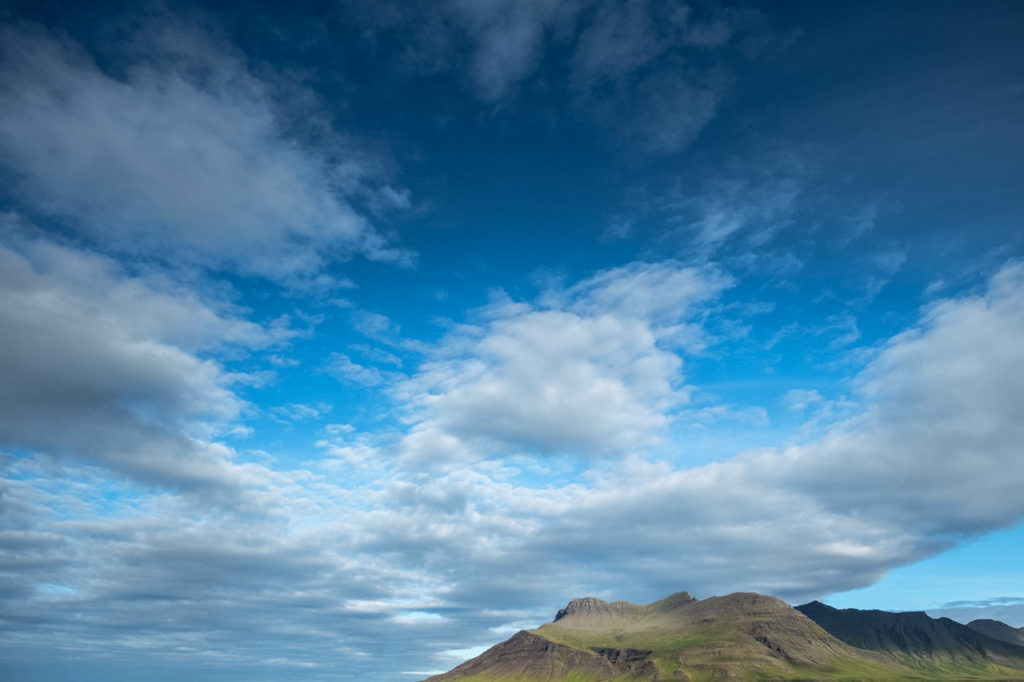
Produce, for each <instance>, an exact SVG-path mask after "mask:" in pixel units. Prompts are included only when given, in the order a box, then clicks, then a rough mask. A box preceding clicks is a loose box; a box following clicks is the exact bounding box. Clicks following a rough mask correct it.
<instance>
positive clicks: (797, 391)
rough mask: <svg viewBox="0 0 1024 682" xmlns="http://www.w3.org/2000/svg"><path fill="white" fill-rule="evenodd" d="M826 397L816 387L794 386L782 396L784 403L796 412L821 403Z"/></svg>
mask: <svg viewBox="0 0 1024 682" xmlns="http://www.w3.org/2000/svg"><path fill="white" fill-rule="evenodd" d="M823 400H824V398H822V397H821V394H820V393H818V392H817V391H815V390H814V389H806V388H794V389H791V390H789V391H786V394H785V395H784V396H782V401H781V402H782V404H783V405H785V406H786V407H787V408H789V409H790V410H793V411H794V412H803V411H805V410H807V409H808V408H810V407H812V406H814V405H817V404H819V403H821V402H822V401H823Z"/></svg>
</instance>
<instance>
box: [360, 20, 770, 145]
mask: <svg viewBox="0 0 1024 682" xmlns="http://www.w3.org/2000/svg"><path fill="white" fill-rule="evenodd" d="M352 11H353V12H354V16H355V17H356V20H357V21H360V22H362V23H363V24H365V25H368V26H370V27H371V28H370V31H369V33H370V34H371V35H373V36H375V37H379V36H378V33H381V32H387V31H394V34H393V36H394V37H395V38H396V39H399V40H401V42H402V44H403V45H404V46H405V47H404V51H403V52H402V53H401V55H400V57H399V58H398V60H397V61H398V63H399V64H400V65H401V68H404V69H405V70H407V71H411V72H412V73H414V74H417V75H422V74H423V73H429V74H437V73H439V72H447V73H452V74H455V75H456V76H458V77H460V79H461V80H463V81H465V83H467V84H468V86H469V89H470V91H471V92H472V93H473V95H474V96H475V97H476V98H477V99H479V100H481V101H483V102H485V103H488V104H491V105H493V106H494V108H495V110H496V111H500V110H502V109H509V110H517V111H518V109H516V108H515V107H514V103H515V102H516V101H517V100H518V99H519V98H520V97H525V96H528V95H529V94H530V93H531V92H532V93H533V94H536V93H537V92H544V93H547V92H548V91H549V90H550V89H551V87H552V86H554V87H556V88H559V89H561V90H563V91H565V92H566V93H568V98H567V101H565V102H559V101H555V100H552V99H551V98H550V97H549V96H548V95H547V94H545V95H544V97H545V105H546V106H549V107H559V108H562V107H564V108H565V111H564V112H561V113H563V114H565V115H567V116H569V117H571V118H572V119H576V118H578V117H579V116H580V115H581V114H582V116H583V118H585V119H587V120H589V121H590V122H591V123H592V124H594V125H596V126H598V127H599V128H601V129H602V130H610V131H612V132H613V133H614V134H615V137H617V138H618V141H619V143H620V144H621V145H623V146H625V147H627V148H628V149H629V151H630V152H639V153H640V154H643V155H664V154H674V153H677V152H680V151H682V150H683V149H685V148H686V147H687V146H688V145H689V144H690V143H691V142H693V141H694V140H695V139H696V138H697V136H698V135H699V134H700V132H701V131H702V130H703V129H704V128H705V127H706V126H707V125H708V124H709V123H710V122H711V120H712V119H713V118H714V116H715V115H716V113H717V111H718V108H719V106H720V104H721V102H722V101H723V100H724V98H725V96H726V94H727V92H728V89H729V82H730V75H729V74H730V72H731V66H732V65H731V64H728V63H727V60H726V58H725V57H726V50H725V48H727V47H736V44H737V43H738V42H740V41H741V40H743V38H744V37H745V36H748V35H751V34H756V35H759V36H761V43H763V44H769V43H771V42H773V38H772V37H771V35H770V31H769V30H768V29H767V28H766V26H765V25H764V21H763V19H762V17H761V16H760V15H759V14H758V13H757V12H755V11H752V10H740V9H734V8H720V7H714V8H704V9H701V8H697V7H695V6H689V5H685V4H680V3H677V2H671V1H668V0H633V1H631V2H618V1H612V0H569V1H565V0H487V1H485V2H474V1H472V0H446V1H445V2H442V3H401V4H394V3H392V4H387V3H384V4H383V5H382V6H374V8H372V9H369V8H366V7H363V6H361V5H358V6H357V7H356V8H355V9H353V10H352ZM378 42H380V43H383V44H387V42H388V41H386V40H379V41H378ZM748 42H749V41H748ZM750 44H751V45H753V43H750ZM749 46H750V45H748V47H749ZM755 51H756V50H755ZM388 56H393V55H388Z"/></svg>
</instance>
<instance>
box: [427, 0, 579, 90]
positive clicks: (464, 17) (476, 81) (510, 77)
mask: <svg viewBox="0 0 1024 682" xmlns="http://www.w3.org/2000/svg"><path fill="white" fill-rule="evenodd" d="M584 5H585V3H583V2H578V1H576V0H570V2H564V1H562V0H525V1H523V0H487V1H486V2H474V1H473V0H450V1H449V2H448V4H447V8H448V11H449V12H450V14H451V16H452V17H453V19H454V20H455V22H456V23H457V24H458V25H460V26H461V28H462V29H463V30H464V31H466V33H467V34H468V35H469V36H470V39H471V41H472V42H473V44H474V50H473V57H472V60H471V62H470V74H471V78H472V81H473V85H474V86H475V87H476V91H477V94H478V95H479V96H480V97H481V98H482V99H484V100H486V101H492V102H493V101H496V100H499V99H502V98H503V97H506V96H508V94H509V92H510V91H511V90H512V89H513V88H514V87H515V86H516V85H518V84H519V83H520V82H522V81H523V80H525V79H526V78H527V77H528V76H530V75H532V74H533V72H534V71H535V70H536V69H537V66H538V64H539V63H540V61H541V57H542V56H543V52H544V45H545V38H546V35H545V34H546V32H547V31H548V30H549V29H550V28H552V27H553V26H554V25H556V24H561V25H563V26H564V25H565V24H566V23H569V24H570V25H571V22H572V21H573V19H574V15H575V13H576V12H578V11H579V10H580V9H581V8H582V7H583V6H584Z"/></svg>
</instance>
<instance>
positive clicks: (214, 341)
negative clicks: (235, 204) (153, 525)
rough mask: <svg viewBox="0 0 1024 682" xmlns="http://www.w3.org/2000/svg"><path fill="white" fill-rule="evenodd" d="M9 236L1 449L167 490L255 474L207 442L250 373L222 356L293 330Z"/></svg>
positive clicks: (1, 249)
mask: <svg viewBox="0 0 1024 682" xmlns="http://www.w3.org/2000/svg"><path fill="white" fill-rule="evenodd" d="M5 226H6V227H10V223H9V222H8V223H7V224H6V225H5ZM6 241H7V243H0V262H2V265H0V273H2V274H0V327H2V328H3V329H4V330H5V333H4V334H3V335H2V338H0V374H2V375H3V376H4V381H3V384H2V386H0V446H2V447H7V448H13V449H15V450H23V451H24V450H29V451H39V452H42V453H45V454H49V455H56V456H61V457H73V458H77V459H81V460H82V461H86V462H91V463H93V464H99V465H101V466H104V467H109V468H111V469H114V470H116V471H119V472H121V473H123V474H127V475H129V476H132V477H135V478H138V479H139V480H143V481H146V482H148V483H154V484H158V485H171V486H185V487H195V486H204V485H234V484H235V483H240V482H243V481H246V480H249V478H250V477H252V476H255V475H256V472H255V470H252V469H247V468H244V467H239V466H235V465H232V464H230V459H231V452H230V451H229V449H228V448H226V447H224V446H223V445H219V444H216V443H213V442H210V440H209V439H210V437H211V436H214V435H215V434H216V433H217V432H218V431H219V429H220V427H221V425H224V424H227V423H229V422H231V421H232V420H233V419H235V418H236V417H237V416H238V415H239V413H240V411H241V410H242V408H243V406H244V402H243V401H242V400H241V399H240V398H238V397H237V396H236V395H235V393H234V392H233V391H232V388H231V386H232V384H233V383H235V382H236V381H237V380H239V379H242V378H243V377H241V376H236V375H232V374H231V373H229V372H227V371H226V370H225V369H224V368H223V366H222V365H221V364H219V363H218V362H217V361H216V360H214V359H211V357H210V356H211V355H215V354H216V353H217V352H220V351H223V350H226V349H232V348H234V349H241V350H246V349H259V348H267V347H271V346H274V345H277V344H279V343H282V342H284V341H287V340H288V339H289V338H290V337H291V336H292V335H294V332H292V331H291V330H289V329H287V328H285V327H263V326H261V325H258V324H255V323H253V322H249V321H246V320H244V319H242V318H241V317H239V316H238V315H237V314H235V311H232V310H231V309H230V307H229V306H226V307H225V309H218V308H217V307H215V306H214V305H213V304H211V303H207V302H204V301H202V300H200V299H199V298H198V297H197V296H196V294H195V293H194V292H193V291H190V290H188V289H185V288H182V287H180V286H175V285H171V284H169V283H167V282H166V281H165V280H162V279H161V278H159V277H158V276H155V275H154V276H151V277H144V276H131V275H128V274H127V273H125V272H124V271H123V270H122V269H121V267H119V266H118V265H117V264H115V263H114V262H113V261H111V260H109V259H107V258H105V257H103V256H99V255H96V254H93V253H89V252H86V251H80V250H75V249H71V248H68V247H63V246H58V245H55V244H52V243H48V242H43V241H39V240H35V239H18V238H13V239H9V240H6ZM204 356H205V357H204Z"/></svg>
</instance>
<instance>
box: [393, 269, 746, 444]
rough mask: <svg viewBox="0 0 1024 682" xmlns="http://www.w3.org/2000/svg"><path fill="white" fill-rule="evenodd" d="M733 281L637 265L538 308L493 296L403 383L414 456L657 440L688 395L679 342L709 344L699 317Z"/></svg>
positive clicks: (558, 293)
mask: <svg viewBox="0 0 1024 682" xmlns="http://www.w3.org/2000/svg"><path fill="white" fill-rule="evenodd" d="M727 284H728V281H727V279H726V278H724V277H723V276H721V275H719V274H717V273H715V272H714V271H711V270H697V269H692V268H684V267H682V266H680V265H679V264H677V263H673V262H663V263H633V264H631V265H628V266H625V267H621V268H614V269H610V270H606V271H602V272H599V273H597V274H596V275H594V276H593V277H591V278H588V279H587V280H584V281H582V282H580V283H578V284H576V285H574V286H571V287H568V288H565V289H559V290H551V291H548V292H546V294H545V295H544V296H543V297H542V298H541V300H540V302H539V303H538V304H536V305H533V304H525V303H515V302H512V301H507V300H506V301H499V302H496V303H494V304H493V305H491V306H490V307H489V308H487V309H486V310H485V311H483V313H482V316H483V318H484V319H483V321H482V323H481V324H479V325H476V326H472V327H464V328H460V329H458V330H457V331H456V332H454V333H453V334H452V335H451V336H450V337H449V338H448V339H447V340H446V341H445V342H444V343H443V344H442V347H441V348H440V349H439V351H438V352H437V353H436V355H435V357H434V358H433V359H431V360H430V361H428V362H426V363H425V364H424V365H422V366H421V368H420V370H419V372H418V373H417V374H416V375H415V376H414V377H412V378H411V379H410V380H409V381H408V382H405V383H404V384H403V385H401V386H400V387H399V388H398V389H397V392H398V394H399V396H400V397H401V398H402V399H404V400H405V402H406V404H407V406H408V407H409V408H410V409H411V410H412V412H413V419H414V420H415V424H414V426H413V428H412V431H411V433H410V434H409V436H408V437H407V438H406V439H405V442H404V450H405V453H406V455H407V456H408V457H410V458H413V459H420V460H430V459H441V460H445V459H451V458H458V457H459V456H462V455H467V454H468V453H470V452H479V453H480V454H486V453H487V450H488V449H494V452H493V453H491V454H507V453H508V452H510V451H522V452H541V453H570V454H581V455H608V454H613V453H616V454H622V453H625V452H630V451H634V450H637V449H642V448H644V447H646V446H649V445H651V444H653V443H654V442H656V441H657V438H658V434H659V432H661V431H662V430H663V429H664V428H665V426H666V425H667V424H668V422H669V413H671V411H672V410H673V409H674V408H675V407H677V406H678V405H680V404H682V403H684V402H685V401H686V400H687V394H686V391H685V389H684V387H683V386H682V374H681V369H682V361H681V359H680V358H679V356H678V355H676V353H675V352H674V351H675V350H676V349H677V348H679V347H681V346H686V345H689V346H691V347H696V346H699V344H700V342H701V339H700V334H699V332H698V331H697V330H696V328H695V327H694V326H693V325H691V324H689V322H690V320H691V318H693V317H694V316H695V315H696V314H697V312H698V310H699V308H700V306H701V305H702V304H705V303H706V302H708V301H709V300H711V299H713V298H714V297H716V296H717V295H718V293H719V292H720V291H721V290H722V289H723V288H724V287H725V286H727Z"/></svg>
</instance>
